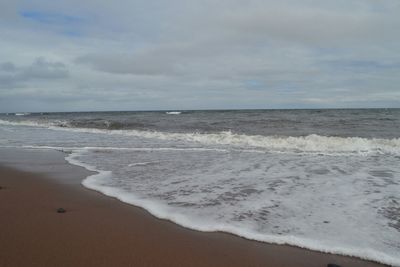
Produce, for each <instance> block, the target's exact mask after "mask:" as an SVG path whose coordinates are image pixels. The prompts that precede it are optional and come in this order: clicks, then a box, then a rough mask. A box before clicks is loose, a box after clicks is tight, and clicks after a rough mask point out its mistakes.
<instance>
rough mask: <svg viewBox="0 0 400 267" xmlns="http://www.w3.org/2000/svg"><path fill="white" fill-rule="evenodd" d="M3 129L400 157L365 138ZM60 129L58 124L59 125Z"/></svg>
mask: <svg viewBox="0 0 400 267" xmlns="http://www.w3.org/2000/svg"><path fill="white" fill-rule="evenodd" d="M0 124H3V125H24V126H34V127H45V128H49V129H52V130H63V131H72V132H85V133H97V134H111V135H123V136H132V137H138V138H150V139H159V140H170V141H183V142H195V143H198V144H203V145H227V146H234V147H241V148H248V147H251V148H259V149H264V150H265V152H295V153H302V152H304V153H321V154H329V153H334V154H337V153H355V154H356V153H357V154H369V153H380V154H384V153H389V154H400V138H393V139H384V138H361V137H336V136H321V135H316V134H311V135H307V136H296V137H295V136H263V135H245V134H236V133H232V132H231V131H222V132H218V133H170V132H159V131H142V130H108V129H97V128H71V127H68V126H66V125H63V126H55V123H38V122H33V121H20V122H10V121H4V120H0ZM56 125H57V124H56Z"/></svg>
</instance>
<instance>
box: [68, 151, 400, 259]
mask: <svg viewBox="0 0 400 267" xmlns="http://www.w3.org/2000/svg"><path fill="white" fill-rule="evenodd" d="M85 151H87V150H86V149H78V150H74V151H73V152H72V153H71V154H69V155H68V156H67V157H66V160H67V161H68V162H69V163H70V164H73V165H78V166H82V167H84V168H86V169H87V170H89V171H93V172H96V174H93V175H90V176H88V177H87V178H86V179H84V180H83V181H82V185H83V186H85V187H86V188H89V189H92V190H95V191H98V192H100V193H103V194H104V195H107V196H110V197H114V198H116V199H118V200H120V201H122V202H125V203H128V204H131V205H134V206H137V207H141V208H144V209H146V210H147V211H148V212H149V213H150V214H152V215H153V216H155V217H157V218H159V219H164V220H169V221H172V222H174V223H176V224H178V225H181V226H183V227H185V228H189V229H192V230H196V231H202V232H226V233H231V234H234V235H237V236H240V237H243V238H246V239H249V240H256V241H261V242H267V243H273V244H282V245H283V244H287V245H293V246H297V247H300V248H305V249H311V250H314V251H320V252H325V253H332V254H339V255H345V256H353V257H358V258H360V259H364V260H370V261H374V262H378V263H383V264H388V265H391V266H400V259H399V258H397V257H393V256H391V255H389V254H386V253H384V252H381V251H376V250H373V249H369V248H362V247H353V246H346V245H337V244H336V245H335V244H330V243H329V242H326V241H324V240H313V239H309V238H304V237H298V236H294V235H284V236H282V235H274V234H265V233H259V232H257V231H255V230H251V229H246V228H243V227H239V226H236V225H234V224H227V223H215V222H208V221H207V220H203V219H201V220H198V219H193V218H190V216H187V215H184V214H181V213H179V212H178V211H176V210H175V209H174V208H173V207H171V206H168V205H166V204H163V203H161V202H158V201H154V200H149V199H145V198H142V197H139V196H137V195H136V194H134V193H132V192H128V191H125V190H123V189H121V188H115V187H109V186H105V185H104V184H105V183H104V181H105V180H107V179H109V178H110V176H112V175H113V174H112V172H110V171H104V170H99V169H98V168H97V167H95V166H92V165H89V164H86V163H83V162H81V161H79V160H78V159H77V158H78V157H79V156H81V155H82V154H83V153H85ZM147 163H148V162H146V164H147ZM143 164H144V163H143Z"/></svg>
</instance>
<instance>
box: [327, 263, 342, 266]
mask: <svg viewBox="0 0 400 267" xmlns="http://www.w3.org/2000/svg"><path fill="white" fill-rule="evenodd" d="M327 267H341V266H340V265H337V264H333V263H328V265H327Z"/></svg>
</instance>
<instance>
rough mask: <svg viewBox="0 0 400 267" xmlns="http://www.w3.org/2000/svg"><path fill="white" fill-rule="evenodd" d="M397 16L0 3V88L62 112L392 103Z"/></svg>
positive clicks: (378, 10) (282, 5)
mask: <svg viewBox="0 0 400 267" xmlns="http://www.w3.org/2000/svg"><path fill="white" fill-rule="evenodd" d="M399 12H400V3H399V2H398V1H397V0H386V1H380V2H376V1H374V0H352V1H347V0H346V1H345V0H338V1H329V2H327V1H316V0H282V1H272V0H249V1H241V0H221V1H217V2H216V1H211V0H203V1H185V2H182V1H177V0H170V1H165V0H155V1H151V2H146V1H141V0H129V1H128V0H126V1H125V0H122V1H120V2H119V3H118V4H115V3H111V2H110V1H106V0H96V1H95V0H87V1H78V0H70V1H48V0H38V1H35V3H33V2H31V1H8V2H7V1H6V2H5V3H4V8H3V6H2V9H0V17H1V19H2V24H1V25H0V34H1V36H2V37H3V38H2V39H1V41H0V42H1V48H0V58H1V59H2V61H3V62H4V63H1V64H0V88H3V89H5V88H10V89H11V88H18V90H1V91H0V98H1V99H3V101H5V102H7V103H11V104H10V106H12V105H16V106H18V105H21V104H19V103H22V102H23V101H24V103H25V104H24V107H30V108H32V109H35V108H38V107H40V108H45V107H46V106H48V108H49V109H54V108H55V109H56V108H60V109H63V110H83V109H84V110H90V109H97V110H98V109H104V110H110V109H176V108H184V109H185V108H190V109H196V108H279V107H282V108H290V107H353V106H354V107H360V106H364V107H368V106H374V107H376V106H382V107H400V96H399V95H398V94H396V92H398V91H399V90H400V89H399V88H398V84H400V77H399V75H398V72H399V64H400V36H399V35H398V33H397V32H398V29H399V28H400V17H399V16H398V14H399ZM41 56H42V57H43V58H41V59H38V57H41ZM76 95H79V96H80V97H81V99H82V100H81V101H76ZM40 99H41V100H40ZM50 99H51V100H50ZM63 99H64V100H63ZM70 99H75V100H74V101H70ZM22 100H23V101H22ZM46 101H47V102H57V103H58V105H57V104H53V103H52V104H51V105H50V104H46ZM3 103H4V102H3ZM29 103H31V104H29ZM39 103H40V104H39ZM0 109H1V107H0ZM3 110H6V108H4V106H3ZM0 111H1V110H0Z"/></svg>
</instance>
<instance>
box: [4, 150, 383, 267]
mask: <svg viewBox="0 0 400 267" xmlns="http://www.w3.org/2000/svg"><path fill="white" fill-rule="evenodd" d="M35 153H36V154H35ZM39 154H40V155H42V156H38V155H39ZM63 157H64V155H63V154H62V153H60V152H54V151H53V152H44V151H40V152H37V151H30V152H25V151H18V150H12V151H11V150H8V151H7V150H0V186H1V189H0V266H274V267H275V266H277V267H278V266H292V267H295V266H296V267H300V266H304V267H305V266H307V267H313V266H315V267H317V266H327V264H328V263H335V264H339V265H341V266H343V267H350V266H354V267H358V266H359V267H361V266H363V267H373V266H374V267H375V266H383V265H380V264H376V263H371V262H366V261H362V260H359V259H355V258H352V257H343V256H338V255H332V254H325V253H319V252H314V251H309V250H306V249H301V248H296V247H291V246H281V245H271V244H266V243H262V242H256V241H250V240H246V239H243V238H240V237H237V236H234V235H231V234H226V233H202V232H197V231H193V230H189V229H185V228H183V227H180V226H178V225H176V224H174V223H172V222H169V221H165V220H159V219H157V218H155V217H154V216H152V215H150V214H149V213H148V212H146V211H145V210H143V209H141V208H138V207H134V206H132V205H128V204H124V203H122V202H120V201H118V200H116V199H113V198H109V197H106V196H104V195H102V194H100V193H97V192H94V191H91V190H88V189H85V188H83V187H82V186H81V185H80V184H79V181H81V180H82V179H84V177H85V176H87V175H88V172H87V171H85V170H84V169H82V168H80V167H76V166H71V165H69V164H67V163H66V162H65V160H64V159H63ZM10 166H11V167H10ZM16 168H18V169H19V170H18V169H16ZM20 169H23V170H24V171H21V170H20ZM27 170H30V172H27ZM60 207H62V208H64V209H65V210H66V213H57V212H56V210H57V209H58V208H60Z"/></svg>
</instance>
